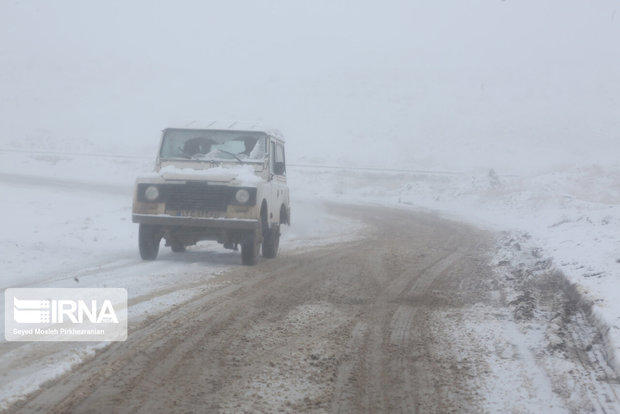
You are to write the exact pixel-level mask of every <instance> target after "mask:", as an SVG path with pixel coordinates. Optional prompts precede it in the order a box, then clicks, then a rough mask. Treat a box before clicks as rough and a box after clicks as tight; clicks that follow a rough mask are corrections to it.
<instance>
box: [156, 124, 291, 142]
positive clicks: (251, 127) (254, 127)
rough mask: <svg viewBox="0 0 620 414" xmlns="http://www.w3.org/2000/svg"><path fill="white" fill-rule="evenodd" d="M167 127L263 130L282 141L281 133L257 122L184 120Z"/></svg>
mask: <svg viewBox="0 0 620 414" xmlns="http://www.w3.org/2000/svg"><path fill="white" fill-rule="evenodd" d="M167 129H207V130H214V131H243V132H264V133H265V134H267V135H271V136H273V137H275V138H277V139H279V140H280V141H284V136H283V135H282V133H281V132H280V131H279V130H277V129H275V128H271V127H269V126H266V125H263V124H260V123H258V122H241V121H211V122H196V121H191V122H185V123H179V124H178V125H173V126H169V127H166V128H164V131H165V130H167Z"/></svg>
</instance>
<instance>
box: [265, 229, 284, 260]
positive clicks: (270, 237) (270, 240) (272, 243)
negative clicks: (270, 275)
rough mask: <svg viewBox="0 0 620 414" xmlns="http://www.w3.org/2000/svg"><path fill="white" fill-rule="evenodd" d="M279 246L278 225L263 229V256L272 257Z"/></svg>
mask: <svg viewBox="0 0 620 414" xmlns="http://www.w3.org/2000/svg"><path fill="white" fill-rule="evenodd" d="M279 247H280V226H274V227H272V228H270V229H269V230H266V231H265V235H264V237H263V257H266V258H268V259H273V258H274V257H276V255H277V254H278V248H279Z"/></svg>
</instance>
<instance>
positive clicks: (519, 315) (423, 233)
mask: <svg viewBox="0 0 620 414" xmlns="http://www.w3.org/2000/svg"><path fill="white" fill-rule="evenodd" d="M333 214H340V215H346V216H347V217H354V218H357V219H358V220H360V221H363V222H366V223H367V225H368V227H367V228H366V229H365V230H363V232H362V234H361V239H359V240H353V241H348V242H342V243H339V244H335V245H331V246H328V247H314V248H311V249H299V250H296V251H284V252H283V253H282V255H281V256H280V257H279V258H278V259H276V260H262V261H261V262H260V263H259V265H258V266H256V267H252V268H247V267H237V266H228V267H227V268H229V267H232V270H230V271H229V272H227V273H222V274H211V275H209V276H208V277H203V278H201V277H200V273H201V269H199V268H196V267H195V266H194V267H191V266H190V265H191V264H192V263H193V260H189V259H183V260H181V259H179V261H176V262H174V263H170V262H169V261H167V260H164V261H161V262H160V261H158V262H155V263H152V264H148V265H147V266H149V267H153V266H158V265H160V266H163V267H164V268H166V267H167V268H169V270H170V272H171V273H172V275H174V274H178V275H180V274H184V275H185V276H184V277H185V278H186V279H187V280H186V281H185V282H182V281H179V282H178V285H176V284H174V283H173V284H171V285H169V287H168V290H165V291H164V289H162V288H159V289H157V292H156V293H155V294H144V295H143V296H136V295H133V298H134V299H133V301H134V303H132V304H131V305H133V306H134V309H136V308H135V306H136V304H137V303H136V301H149V300H151V299H152V298H153V297H164V296H165V295H166V294H174V293H175V292H183V291H185V292H187V291H191V292H192V293H191V294H188V295H187V297H186V299H184V300H180V299H179V298H178V297H177V299H176V300H177V302H176V304H175V305H173V306H172V307H171V308H168V310H167V311H166V312H160V313H156V312H152V314H151V316H148V315H146V316H144V315H142V316H141V317H135V316H134V317H133V319H130V327H129V337H128V340H127V341H126V342H123V343H113V344H111V345H109V346H107V347H104V348H99V349H96V347H94V348H93V349H92V350H91V354H90V355H88V356H86V357H84V360H85V362H84V363H82V364H79V365H76V366H75V367H74V368H73V369H72V370H71V371H70V372H68V373H67V374H66V375H64V376H61V377H60V378H57V379H55V380H52V381H50V382H48V383H47V384H45V385H44V386H43V387H42V388H41V389H40V390H38V391H36V392H35V393H33V394H31V395H30V396H29V397H28V398H27V399H26V400H23V401H20V402H17V403H16V404H15V405H13V406H12V407H10V408H9V410H8V411H9V412H22V411H23V412H58V413H60V412H77V413H79V412H119V413H123V412H144V413H151V412H183V413H186V412H408V413H414V412H606V413H613V412H620V403H619V400H618V397H617V395H618V394H619V393H620V392H619V391H620V389H619V387H618V384H617V381H616V380H615V378H614V377H613V373H612V371H611V369H610V368H609V367H608V366H607V365H606V363H605V358H604V355H603V354H602V351H601V350H602V349H604V348H603V347H602V346H601V344H600V343H598V342H597V338H600V335H598V333H597V332H596V330H595V329H594V328H592V327H590V326H589V324H588V322H587V318H586V315H585V313H584V311H585V310H584V309H581V308H580V306H579V304H578V303H576V302H575V298H574V297H572V296H571V294H570V293H571V292H570V289H568V288H567V284H566V283H564V281H563V279H562V278H561V277H560V276H558V275H557V274H555V273H553V272H550V273H549V274H548V275H547V276H543V277H539V278H538V279H537V282H536V283H534V284H530V283H525V282H524V280H521V279H520V278H519V276H518V273H515V272H512V273H511V272H507V271H506V269H510V268H511V266H512V264H511V263H502V269H503V272H499V271H497V269H495V268H494V267H492V266H490V263H492V260H491V259H492V256H493V249H494V246H495V245H496V240H495V239H494V238H493V237H494V236H492V235H490V234H487V233H483V232H480V231H477V230H474V229H472V228H470V227H468V226H465V225H461V224H457V223H454V222H450V221H445V220H442V219H439V218H437V217H436V216H433V215H426V214H420V213H413V212H411V211H406V210H388V209H385V208H378V207H376V208H375V207H354V208H345V207H334V210H333ZM190 253H192V252H190ZM194 254H205V253H204V252H194ZM215 257H220V258H221V259H222V260H224V261H230V260H231V259H230V258H229V257H228V256H226V255H224V256H213V257H210V259H213V258H215ZM229 264H232V263H227V265H229ZM183 266H187V267H188V268H187V269H186V270H185V271H184V273H183V271H182V270H181V269H182V268H183ZM144 270H145V268H144V266H142V264H139V263H132V264H128V265H127V266H119V268H118V269H116V270H115V272H116V273H118V272H119V271H120V272H127V273H130V272H136V271H137V273H145V272H144ZM150 270H151V271H153V270H154V269H150ZM95 273H97V272H95ZM99 273H101V272H99ZM189 273H191V274H192V275H193V277H189V276H188V274H189ZM506 275H510V276H509V277H508V276H506ZM171 280H172V279H171ZM131 296H132V295H130V297H131ZM148 309H151V310H156V309H157V307H156V306H153V304H151V305H150V306H149V307H148ZM135 314H136V312H135V311H134V315H135ZM599 342H600V340H599ZM13 345H14V344H6V343H5V344H4V346H5V349H4V351H7V348H11V347H12V346H13ZM36 345H41V344H36ZM44 345H45V346H49V347H56V348H58V349H59V350H60V349H61V348H62V346H63V345H62V344H55V345H54V344H52V345H47V344H44ZM19 346H27V345H19ZM30 346H34V344H30ZM14 347H18V346H17V345H15V346H14ZM39 350H40V352H44V349H43V348H41V347H40V348H39Z"/></svg>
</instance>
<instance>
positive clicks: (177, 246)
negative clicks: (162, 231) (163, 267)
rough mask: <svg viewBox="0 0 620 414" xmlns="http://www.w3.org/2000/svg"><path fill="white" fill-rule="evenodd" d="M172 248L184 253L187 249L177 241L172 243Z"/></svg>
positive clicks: (175, 251) (176, 251) (174, 250)
mask: <svg viewBox="0 0 620 414" xmlns="http://www.w3.org/2000/svg"><path fill="white" fill-rule="evenodd" d="M170 250H172V251H173V252H174V253H183V252H184V251H185V246H184V245H182V244H181V243H179V242H177V241H174V242H172V243H170Z"/></svg>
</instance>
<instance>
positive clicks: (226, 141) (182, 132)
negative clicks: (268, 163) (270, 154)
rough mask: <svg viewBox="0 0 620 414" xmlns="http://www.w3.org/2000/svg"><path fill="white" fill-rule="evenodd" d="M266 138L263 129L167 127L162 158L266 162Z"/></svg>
mask: <svg viewBox="0 0 620 414" xmlns="http://www.w3.org/2000/svg"><path fill="white" fill-rule="evenodd" d="M265 148H266V139H265V133H263V132H246V131H220V130H204V129H167V130H166V131H165V132H164V139H163V142H162V145H161V152H160V158H161V159H186V160H189V159H191V160H198V161H218V162H223V161H234V162H242V163H243V162H262V161H263V160H264V159H265V154H266V151H265Z"/></svg>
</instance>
